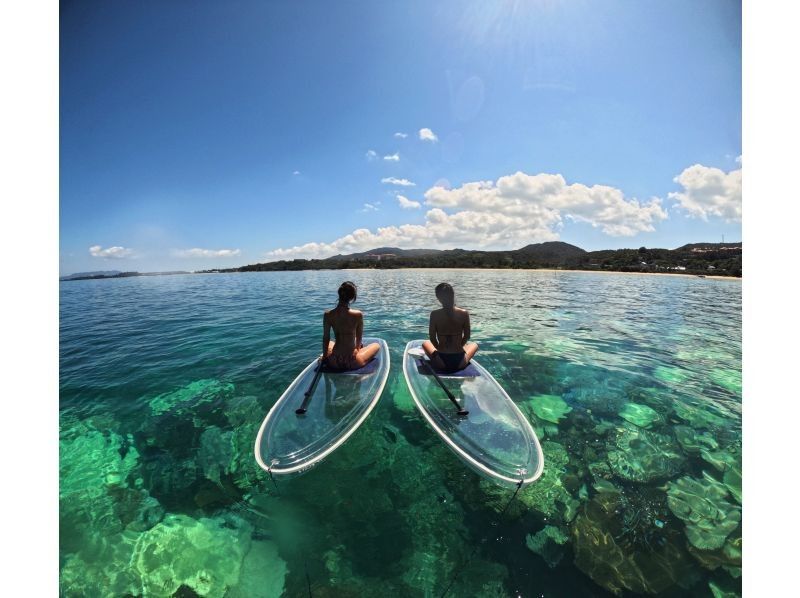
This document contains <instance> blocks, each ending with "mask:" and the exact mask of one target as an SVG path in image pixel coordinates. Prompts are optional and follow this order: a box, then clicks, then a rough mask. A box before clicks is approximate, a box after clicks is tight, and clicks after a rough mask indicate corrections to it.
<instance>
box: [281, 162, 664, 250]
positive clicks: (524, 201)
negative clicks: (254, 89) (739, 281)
mask: <svg viewBox="0 0 800 598" xmlns="http://www.w3.org/2000/svg"><path fill="white" fill-rule="evenodd" d="M400 198H401V196H398V202H399V203H400V205H401V207H408V208H409V209H410V208H411V207H417V206H412V205H411V204H419V202H412V201H411V200H408V199H407V198H402V199H400ZM403 200H405V201H407V202H409V203H408V205H407V206H405V205H404V201H403ZM425 204H426V205H427V206H429V208H430V209H429V210H428V211H427V213H426V214H425V223H424V224H402V225H399V226H386V227H380V228H378V229H377V230H375V231H371V230H368V229H364V228H362V229H358V230H355V231H353V232H352V233H350V234H349V235H345V236H344V237H341V238H339V239H336V240H335V241H332V242H330V243H306V244H305V245H298V246H295V247H289V248H281V249H276V250H274V251H271V252H269V253H268V254H267V255H268V256H269V257H273V258H276V259H284V258H296V257H324V256H327V255H334V254H336V253H352V252H355V251H364V250H367V249H372V248H374V247H380V246H391V247H404V248H412V247H431V248H443V249H445V248H453V247H481V248H486V249H514V248H519V247H522V246H524V245H527V244H528V243H537V242H543V241H555V240H557V239H558V238H559V236H558V231H559V230H560V228H561V227H562V226H563V222H564V219H570V220H575V221H580V222H586V223H588V224H590V225H592V226H594V227H598V228H600V230H602V231H603V232H604V233H606V234H608V235H612V236H632V235H635V234H637V233H640V232H649V231H653V230H654V227H653V225H654V223H655V222H657V221H659V220H662V219H664V218H666V217H667V214H666V212H665V211H664V210H663V209H662V207H661V200H660V199H658V198H651V199H650V200H649V201H647V202H641V201H639V200H637V199H628V198H626V197H625V196H624V194H623V193H622V191H620V190H619V189H616V188H614V187H608V186H605V185H593V186H591V187H588V186H586V185H583V184H580V183H573V184H567V182H566V181H565V180H564V177H563V176H561V175H560V174H545V173H542V174H536V175H529V174H525V173H523V172H517V173H515V174H512V175H509V176H504V177H500V178H499V179H497V181H496V182H492V181H478V182H472V183H466V184H464V185H462V186H461V187H458V188H455V189H446V188H445V187H438V186H435V187H432V188H430V189H428V191H427V192H426V193H425ZM419 207H421V206H419Z"/></svg>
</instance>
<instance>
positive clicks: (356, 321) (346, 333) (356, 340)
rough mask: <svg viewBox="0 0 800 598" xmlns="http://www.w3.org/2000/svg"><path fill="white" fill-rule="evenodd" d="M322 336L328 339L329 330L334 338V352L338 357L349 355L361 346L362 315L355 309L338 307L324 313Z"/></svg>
mask: <svg viewBox="0 0 800 598" xmlns="http://www.w3.org/2000/svg"><path fill="white" fill-rule="evenodd" d="M323 324H324V331H323V335H324V336H325V337H328V338H329V334H330V329H331V328H332V329H333V333H334V335H335V338H336V344H335V346H334V349H333V350H334V352H335V353H338V354H340V355H344V354H348V355H349V354H351V353H352V352H353V350H355V349H357V348H359V347H360V346H361V335H362V333H363V330H364V315H363V314H362V313H361V312H360V311H358V310H357V309H350V308H347V307H342V306H338V307H335V308H334V309H331V310H329V311H326V312H325V316H324V318H323Z"/></svg>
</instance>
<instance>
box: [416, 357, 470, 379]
mask: <svg viewBox="0 0 800 598" xmlns="http://www.w3.org/2000/svg"><path fill="white" fill-rule="evenodd" d="M421 359H423V358H422V357H417V373H418V374H419V375H420V376H432V375H433V374H431V370H430V369H428V368H429V367H430V368H432V369H433V371H434V372H436V375H437V376H439V377H440V378H477V377H478V376H480V375H481V373H480V372H479V371H478V368H476V367H475V366H474V365H472V363H471V362H470V363H468V364H467V367H465V368H464V369H463V370H458V371H456V372H448V371H445V370H438V369H436V368H435V367H433V364H431V362H430V360H429V359H425V363H421V362H420V360H421Z"/></svg>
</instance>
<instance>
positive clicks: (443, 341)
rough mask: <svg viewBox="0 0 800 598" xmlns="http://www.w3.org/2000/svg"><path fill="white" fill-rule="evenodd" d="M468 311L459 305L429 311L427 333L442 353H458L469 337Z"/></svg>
mask: <svg viewBox="0 0 800 598" xmlns="http://www.w3.org/2000/svg"><path fill="white" fill-rule="evenodd" d="M470 333H471V330H470V323H469V312H468V311H467V310H466V309H461V308H460V307H453V308H452V309H447V308H444V307H443V308H441V309H435V310H433V311H432V312H431V318H430V324H429V328H428V335H429V336H430V339H431V342H432V343H433V345H434V346H435V347H436V349H437V350H439V351H441V352H442V353H459V352H461V351H463V350H464V344H465V343H466V342H467V341H468V340H469V337H470Z"/></svg>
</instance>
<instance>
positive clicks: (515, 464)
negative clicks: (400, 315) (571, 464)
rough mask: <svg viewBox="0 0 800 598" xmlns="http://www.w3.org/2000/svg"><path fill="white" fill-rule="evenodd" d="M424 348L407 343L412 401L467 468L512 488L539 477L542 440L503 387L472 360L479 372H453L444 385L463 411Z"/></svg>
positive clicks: (405, 367)
mask: <svg viewBox="0 0 800 598" xmlns="http://www.w3.org/2000/svg"><path fill="white" fill-rule="evenodd" d="M421 346H422V341H421V340H416V341H411V342H410V343H408V345H407V346H406V350H405V352H404V355H403V374H404V376H405V379H406V383H407V384H408V389H409V391H410V393H411V396H412V398H413V399H414V403H415V404H416V406H417V408H418V409H419V411H420V413H422V415H423V417H424V418H425V420H426V421H427V422H428V424H430V426H431V427H432V428H433V429H434V431H435V432H436V433H437V434H438V435H439V436H440V437H441V438H442V440H444V441H445V443H446V444H447V446H448V447H449V448H450V449H451V450H452V451H453V452H454V453H456V455H457V456H458V457H459V458H461V459H462V461H464V462H465V463H466V464H467V465H468V466H469V467H471V468H472V469H473V470H474V471H476V472H477V473H479V474H481V475H483V476H484V477H486V478H488V479H491V480H492V481H494V482H497V483H499V484H503V485H507V486H511V485H516V484H518V483H519V482H520V481H521V482H522V483H523V485H525V484H530V483H531V482H534V481H535V480H537V479H538V478H539V477H540V476H541V474H542V470H543V467H544V456H543V454H542V448H541V445H540V444H539V439H538V438H537V437H536V434H535V432H534V431H533V428H532V427H531V424H530V422H529V421H528V419H527V418H526V417H525V416H524V415H523V414H522V412H521V411H520V410H519V408H517V406H516V405H515V404H514V402H513V401H512V400H511V398H510V397H509V396H508V394H507V393H506V391H505V390H504V389H503V387H502V386H501V385H500V384H499V383H498V382H497V381H496V380H495V379H494V378H493V377H492V375H491V374H490V373H489V372H488V371H487V370H486V369H485V368H483V367H482V366H481V365H480V364H479V363H478V362H477V361H475V360H474V359H473V360H472V361H471V362H470V365H469V367H470V368H474V370H475V371H476V372H477V375H461V376H453V375H452V374H449V375H448V376H447V381H446V383H445V386H446V387H447V388H448V390H449V391H450V392H451V393H452V394H453V395H454V396H455V398H456V400H457V401H458V403H459V404H460V406H461V407H462V408H463V409H466V410H467V411H468V412H469V414H468V415H466V416H463V415H459V414H458V410H457V408H456V406H455V405H454V404H453V403H452V402H451V401H450V399H449V398H448V396H447V394H446V393H445V391H444V389H442V387H441V386H440V385H439V382H438V381H437V380H436V379H435V378H434V376H432V375H430V371H429V370H428V369H427V368H425V367H424V366H422V365H421V364H420V363H419V360H420V359H421V358H422V357H421V356H420V351H421ZM466 369H467V368H465V370H466ZM465 370H462V372H464V371H465ZM457 373H458V372H457ZM437 374H438V372H437ZM439 377H440V378H445V377H444V376H442V375H441V374H439Z"/></svg>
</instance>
